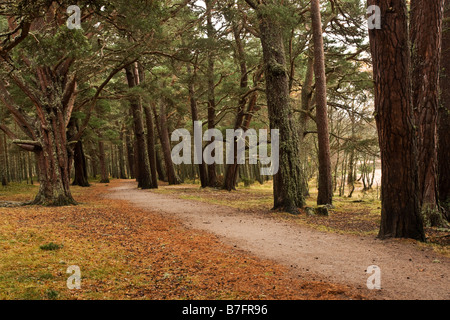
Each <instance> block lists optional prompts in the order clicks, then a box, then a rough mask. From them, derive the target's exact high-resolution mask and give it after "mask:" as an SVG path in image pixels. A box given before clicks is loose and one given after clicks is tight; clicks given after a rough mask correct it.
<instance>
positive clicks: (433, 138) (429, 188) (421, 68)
mask: <svg viewBox="0 0 450 320" xmlns="http://www.w3.org/2000/svg"><path fill="white" fill-rule="evenodd" d="M443 9H444V0H434V1H427V0H412V1H411V22H410V30H411V66H412V75H411V80H412V96H413V100H412V104H413V108H414V116H415V123H416V127H417V151H418V152H417V156H418V175H419V203H420V207H421V209H422V212H423V213H424V216H425V219H426V220H427V221H428V223H430V224H431V225H432V226H439V225H441V224H442V216H441V213H440V212H439V205H438V198H439V196H438V182H437V180H438V176H437V117H438V105H439V72H440V63H439V62H440V57H441V34H442V16H443Z"/></svg>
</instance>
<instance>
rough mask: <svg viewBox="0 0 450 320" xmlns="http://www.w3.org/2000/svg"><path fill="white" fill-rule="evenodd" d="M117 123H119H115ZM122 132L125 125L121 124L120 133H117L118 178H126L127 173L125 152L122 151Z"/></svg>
mask: <svg viewBox="0 0 450 320" xmlns="http://www.w3.org/2000/svg"><path fill="white" fill-rule="evenodd" d="M117 125H119V124H118V123H117ZM124 132H125V125H123V126H122V128H121V130H120V133H119V140H120V143H119V147H118V157H119V178H120V179H126V178H127V175H126V173H125V159H124V157H125V153H124V149H123V143H124V141H123V140H124V139H123V137H124Z"/></svg>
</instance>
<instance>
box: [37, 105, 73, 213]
mask: <svg viewBox="0 0 450 320" xmlns="http://www.w3.org/2000/svg"><path fill="white" fill-rule="evenodd" d="M47 110H48V111H49V114H48V118H47V119H49V123H48V125H49V126H50V127H51V128H52V130H47V128H43V127H41V128H40V141H39V142H40V145H41V148H39V149H38V150H37V151H35V153H36V159H37V161H38V163H39V165H38V167H39V172H38V176H39V183H40V185H39V191H38V194H37V195H36V197H35V199H34V201H33V202H32V203H33V204H34V205H48V206H65V205H71V204H76V202H75V200H74V199H73V197H72V194H71V192H70V173H69V154H68V149H67V140H66V139H67V137H66V130H65V128H66V127H65V124H64V123H63V117H62V114H60V111H59V110H58V108H48V109H47ZM55 114H56V116H55Z"/></svg>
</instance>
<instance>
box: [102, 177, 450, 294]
mask: <svg viewBox="0 0 450 320" xmlns="http://www.w3.org/2000/svg"><path fill="white" fill-rule="evenodd" d="M111 190H112V191H113V193H111V194H110V195H109V196H108V197H110V198H112V199H121V200H127V201H130V202H131V203H132V204H134V205H135V206H137V207H140V208H143V209H147V210H151V211H152V212H160V213H161V214H163V215H166V216H168V217H171V218H177V219H179V220H181V221H182V222H183V223H184V224H185V225H186V226H187V227H190V228H194V229H201V230H205V231H208V232H211V233H213V234H216V235H217V236H219V237H220V238H221V240H222V241H223V242H225V243H227V244H230V245H232V246H235V247H236V248H239V249H242V250H245V251H247V252H249V253H250V254H253V255H255V256H258V257H261V258H265V259H270V260H273V261H275V262H277V263H280V264H283V265H286V266H288V267H289V268H290V269H291V270H292V274H293V276H296V277H301V278H302V279H305V280H313V279H315V280H318V279H317V277H318V278H320V279H323V280H327V281H329V282H333V283H342V284H348V285H351V286H353V287H356V288H360V289H361V291H362V293H364V292H365V293H367V292H368V291H369V290H368V289H367V286H366V283H367V279H368V277H369V276H370V275H369V274H367V273H366V270H367V268H368V267H369V266H371V265H377V266H379V267H380V269H381V287H382V288H381V290H371V294H373V296H374V297H375V298H379V299H445V300H447V299H449V298H450V286H449V284H450V282H449V277H448V276H449V271H450V268H449V260H450V259H448V258H446V257H444V256H442V255H440V254H438V253H436V252H434V251H433V250H432V249H430V248H428V247H427V248H423V247H422V246H419V245H417V244H415V243H410V242H406V241H399V240H388V241H381V240H378V239H375V238H374V237H361V236H353V235H338V234H332V233H326V232H320V231H316V230H313V229H311V228H308V227H304V226H299V225H296V224H294V223H292V222H285V221H280V220H278V219H275V218H272V217H269V216H264V215H263V214H261V215H258V214H255V213H245V212H239V211H237V210H234V209H232V208H229V207H224V206H218V205H212V204H208V203H202V202H198V201H190V200H183V199H177V198H175V197H174V196H170V195H162V194H158V193H153V192H151V191H143V190H138V189H136V184H135V183H134V182H129V181H128V182H127V181H123V182H121V186H120V187H118V188H113V189H111Z"/></svg>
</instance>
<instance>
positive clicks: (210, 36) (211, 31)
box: [205, 0, 217, 188]
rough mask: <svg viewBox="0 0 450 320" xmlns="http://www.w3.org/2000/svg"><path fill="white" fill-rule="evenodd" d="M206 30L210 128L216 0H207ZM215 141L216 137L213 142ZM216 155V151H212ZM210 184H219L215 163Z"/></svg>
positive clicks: (210, 166) (213, 124) (210, 169)
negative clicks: (214, 0) (214, 5)
mask: <svg viewBox="0 0 450 320" xmlns="http://www.w3.org/2000/svg"><path fill="white" fill-rule="evenodd" d="M205 3H206V24H207V26H206V32H207V35H208V41H209V44H208V58H207V60H208V61H207V63H208V68H207V69H208V70H207V82H208V129H215V127H216V97H215V92H214V91H215V86H216V84H215V82H214V53H213V52H214V49H213V47H214V43H213V41H214V25H213V23H212V9H213V8H212V7H213V4H214V2H213V1H212V0H206V1H205ZM213 142H214V138H213V139H212V140H211V143H213ZM212 156H214V151H213V153H212ZM207 167H208V186H209V187H213V188H215V187H216V186H217V173H216V165H215V163H212V164H208V165H207Z"/></svg>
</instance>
